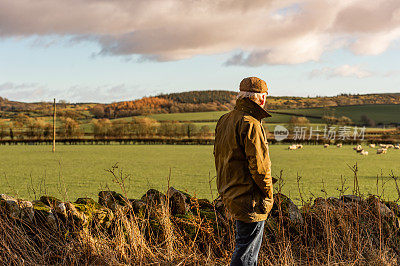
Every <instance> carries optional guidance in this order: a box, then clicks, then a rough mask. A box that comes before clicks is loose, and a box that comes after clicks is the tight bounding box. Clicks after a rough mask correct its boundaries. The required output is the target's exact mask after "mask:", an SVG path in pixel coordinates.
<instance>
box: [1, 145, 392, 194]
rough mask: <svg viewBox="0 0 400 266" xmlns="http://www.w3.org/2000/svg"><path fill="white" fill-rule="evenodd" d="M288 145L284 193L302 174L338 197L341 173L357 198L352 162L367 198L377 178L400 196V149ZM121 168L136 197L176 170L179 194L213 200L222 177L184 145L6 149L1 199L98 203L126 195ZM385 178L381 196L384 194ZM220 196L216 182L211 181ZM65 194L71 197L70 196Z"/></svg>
mask: <svg viewBox="0 0 400 266" xmlns="http://www.w3.org/2000/svg"><path fill="white" fill-rule="evenodd" d="M286 148H287V146H286V145H271V146H270V155H271V160H272V166H273V169H272V170H273V171H272V172H273V175H274V176H278V175H279V172H280V171H281V170H282V171H283V178H284V186H283V192H284V193H286V194H290V196H291V197H292V198H294V199H298V198H299V192H298V189H297V182H296V177H297V174H298V175H300V176H301V177H302V178H301V185H302V188H303V191H304V193H305V195H304V196H305V197H308V196H310V195H312V194H314V195H316V196H317V195H319V196H321V195H324V193H323V192H322V191H321V190H322V189H323V187H324V186H325V188H326V191H327V193H328V195H329V196H331V195H338V193H339V192H338V191H337V189H339V188H340V187H341V175H342V177H343V179H346V180H347V182H346V185H345V186H347V187H349V189H348V190H347V193H351V192H352V187H353V185H352V184H353V179H352V178H353V175H352V172H351V171H350V169H349V168H348V166H347V164H349V165H354V164H355V163H358V166H359V169H360V170H359V183H360V187H361V190H362V192H364V193H367V192H371V193H376V190H377V186H376V178H377V175H378V176H379V177H380V176H381V174H382V177H383V179H382V180H383V182H384V183H385V182H387V183H386V185H385V195H386V196H390V198H396V197H397V193H396V190H395V185H394V183H393V181H392V180H391V178H390V177H389V174H390V172H391V171H393V173H394V174H395V175H396V176H399V175H400V164H398V162H399V161H400V150H392V149H390V150H389V151H388V154H386V155H377V154H376V153H375V151H374V150H373V149H371V148H366V149H367V150H368V151H369V152H370V155H369V156H366V157H363V156H360V155H359V154H357V153H355V152H354V151H353V150H352V147H350V146H344V147H343V148H341V149H339V148H336V147H329V148H328V149H324V148H323V147H322V146H312V145H310V146H307V145H306V146H305V147H304V149H303V150H295V151H288V150H287V149H286ZM115 163H118V165H119V167H120V169H122V170H123V172H124V173H126V174H129V175H130V177H129V180H127V182H126V183H127V186H128V191H129V196H130V197H139V196H141V195H142V194H143V193H144V192H145V191H146V190H147V189H149V188H156V189H161V190H164V189H165V188H166V187H167V180H168V176H169V171H170V169H171V180H170V184H171V185H172V186H174V187H176V188H179V189H182V190H186V191H188V192H190V193H193V194H196V195H197V196H198V197H205V198H211V193H210V188H209V182H208V180H209V174H210V176H211V177H213V176H214V175H215V170H214V162H213V156H212V146H178V145H133V146H120V145H104V146H101V145H96V146H85V145H81V146H79V145H78V146H58V147H57V152H56V153H55V154H52V153H51V147H50V146H45V145H38V146H28V145H27V146H22V145H21V146H2V147H1V152H0V169H1V177H0V187H1V191H0V193H9V194H13V195H19V196H20V197H22V198H29V199H33V198H34V197H35V194H34V191H36V193H37V195H41V194H51V195H56V196H57V197H60V198H62V199H70V200H74V199H76V198H77V197H85V196H89V197H97V192H98V191H99V190H101V189H105V188H107V187H108V188H110V189H113V190H119V188H118V186H117V185H116V184H114V183H113V182H112V180H111V175H110V174H109V173H107V172H106V171H105V169H109V168H111V166H112V165H114V164H115ZM381 183H382V182H381V179H380V181H379V193H381ZM212 187H213V195H214V197H215V195H216V192H215V181H213V182H212ZM65 191H66V192H67V193H65Z"/></svg>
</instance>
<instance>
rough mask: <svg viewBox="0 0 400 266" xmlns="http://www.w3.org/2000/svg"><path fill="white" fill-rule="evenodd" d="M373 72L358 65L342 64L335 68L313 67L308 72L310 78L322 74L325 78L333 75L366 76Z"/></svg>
mask: <svg viewBox="0 0 400 266" xmlns="http://www.w3.org/2000/svg"><path fill="white" fill-rule="evenodd" d="M372 75H373V73H372V72H371V71H369V70H365V69H363V67H362V66H360V65H354V66H351V65H342V66H339V67H336V68H331V67H325V68H322V69H315V70H313V71H312V72H311V73H310V78H314V77H319V76H324V77H326V78H334V77H351V78H366V77H370V76H372Z"/></svg>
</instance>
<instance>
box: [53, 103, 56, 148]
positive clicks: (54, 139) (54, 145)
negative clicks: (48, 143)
mask: <svg viewBox="0 0 400 266" xmlns="http://www.w3.org/2000/svg"><path fill="white" fill-rule="evenodd" d="M55 151H56V98H54V110H53V152H55Z"/></svg>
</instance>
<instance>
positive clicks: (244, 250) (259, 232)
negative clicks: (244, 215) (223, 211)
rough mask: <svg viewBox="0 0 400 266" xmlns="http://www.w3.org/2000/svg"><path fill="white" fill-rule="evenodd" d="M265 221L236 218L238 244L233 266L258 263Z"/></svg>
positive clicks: (247, 265) (246, 265)
mask: <svg viewBox="0 0 400 266" xmlns="http://www.w3.org/2000/svg"><path fill="white" fill-rule="evenodd" d="M264 224H265V221H261V222H255V223H245V222H241V221H238V220H236V246H235V251H234V252H233V255H232V260H231V266H239V265H243V266H250V265H251V266H252V265H257V259H258V252H259V251H260V247H261V242H262V238H263V233H264Z"/></svg>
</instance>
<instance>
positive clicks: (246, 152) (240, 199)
mask: <svg viewBox="0 0 400 266" xmlns="http://www.w3.org/2000/svg"><path fill="white" fill-rule="evenodd" d="M267 95H268V88H267V84H266V83H265V81H263V80H261V79H259V78H256V77H249V78H245V79H243V80H242V82H241V83H240V92H239V94H238V96H237V100H236V106H235V109H234V110H233V111H231V112H229V113H228V114H225V115H223V116H222V117H221V118H220V119H219V121H218V124H217V127H216V129H215V145H214V156H215V167H216V170H217V188H218V192H219V194H220V195H221V197H222V200H223V202H224V204H225V206H226V208H227V209H228V211H229V213H230V214H231V215H232V217H233V218H234V219H235V222H236V246H235V251H234V253H233V255H232V260H231V265H257V258H258V252H259V251H260V247H261V242H262V236H263V231H264V223H265V220H266V219H267V216H268V213H269V212H270V210H271V208H272V205H273V190H272V183H273V182H272V177H271V161H270V159H269V150H268V143H267V139H266V135H265V132H264V128H263V127H262V125H261V120H262V119H263V118H266V117H269V116H271V115H270V114H268V112H267V111H266V110H265V109H264V107H265V102H266V96H267Z"/></svg>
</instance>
